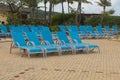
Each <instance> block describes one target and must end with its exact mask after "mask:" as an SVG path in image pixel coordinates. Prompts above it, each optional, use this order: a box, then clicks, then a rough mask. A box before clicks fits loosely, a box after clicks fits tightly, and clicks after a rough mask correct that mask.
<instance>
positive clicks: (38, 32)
mask: <svg viewBox="0 0 120 80" xmlns="http://www.w3.org/2000/svg"><path fill="white" fill-rule="evenodd" d="M29 28H30V31H31V32H34V33H35V34H36V35H37V36H39V37H40V36H41V32H40V31H39V29H38V28H37V27H36V26H34V25H30V26H29Z"/></svg>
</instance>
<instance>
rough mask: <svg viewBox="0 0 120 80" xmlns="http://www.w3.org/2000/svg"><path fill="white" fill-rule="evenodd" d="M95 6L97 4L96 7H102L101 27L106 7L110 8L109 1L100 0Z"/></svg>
mask: <svg viewBox="0 0 120 80" xmlns="http://www.w3.org/2000/svg"><path fill="white" fill-rule="evenodd" d="M97 4H98V6H101V7H103V13H102V17H101V25H102V22H103V18H104V14H105V10H106V7H108V6H111V1H110V0H100V1H99V2H97Z"/></svg>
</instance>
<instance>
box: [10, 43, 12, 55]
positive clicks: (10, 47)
mask: <svg viewBox="0 0 120 80" xmlns="http://www.w3.org/2000/svg"><path fill="white" fill-rule="evenodd" d="M12 45H13V42H12V43H11V45H10V54H11V53H12Z"/></svg>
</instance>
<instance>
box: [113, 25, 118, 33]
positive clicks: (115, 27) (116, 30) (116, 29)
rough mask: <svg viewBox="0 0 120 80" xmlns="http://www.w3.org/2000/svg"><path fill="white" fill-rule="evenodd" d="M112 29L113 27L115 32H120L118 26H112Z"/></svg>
mask: <svg viewBox="0 0 120 80" xmlns="http://www.w3.org/2000/svg"><path fill="white" fill-rule="evenodd" d="M112 29H113V34H118V32H119V29H118V27H117V26H112Z"/></svg>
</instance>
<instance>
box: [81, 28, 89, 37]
mask: <svg viewBox="0 0 120 80" xmlns="http://www.w3.org/2000/svg"><path fill="white" fill-rule="evenodd" d="M80 36H81V37H87V36H88V31H87V29H86V27H85V26H80Z"/></svg>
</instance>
